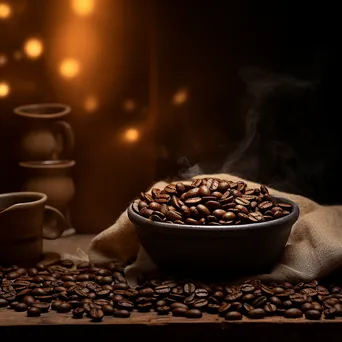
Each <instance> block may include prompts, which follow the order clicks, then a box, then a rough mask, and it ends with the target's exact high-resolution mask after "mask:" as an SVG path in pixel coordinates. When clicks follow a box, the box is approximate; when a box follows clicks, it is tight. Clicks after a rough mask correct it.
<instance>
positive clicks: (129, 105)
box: [122, 99, 136, 112]
mask: <svg viewBox="0 0 342 342" xmlns="http://www.w3.org/2000/svg"><path fill="white" fill-rule="evenodd" d="M122 108H123V110H124V111H125V112H132V111H134V110H135V108H136V103H135V101H134V100H132V99H128V100H126V101H124V102H123V104H122Z"/></svg>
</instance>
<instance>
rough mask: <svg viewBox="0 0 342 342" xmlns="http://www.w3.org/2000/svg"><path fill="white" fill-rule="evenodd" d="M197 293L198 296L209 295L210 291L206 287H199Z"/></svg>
mask: <svg viewBox="0 0 342 342" xmlns="http://www.w3.org/2000/svg"><path fill="white" fill-rule="evenodd" d="M195 295H196V296H197V297H200V298H201V297H208V291H207V290H206V289H197V290H195Z"/></svg>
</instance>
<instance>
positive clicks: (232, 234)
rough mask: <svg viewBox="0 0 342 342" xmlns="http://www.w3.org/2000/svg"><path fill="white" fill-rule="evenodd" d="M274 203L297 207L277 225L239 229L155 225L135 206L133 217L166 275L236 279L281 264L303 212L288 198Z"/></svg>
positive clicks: (273, 222) (141, 237)
mask: <svg viewBox="0 0 342 342" xmlns="http://www.w3.org/2000/svg"><path fill="white" fill-rule="evenodd" d="M274 198H275V199H276V200H277V201H279V202H282V203H291V204H292V212H291V213H290V214H289V215H287V216H284V217H282V218H279V219H275V220H272V221H268V222H261V223H252V224H244V225H238V226H223V225H222V226H198V225H180V224H171V223H160V222H152V221H150V220H148V219H146V218H144V217H142V216H140V215H139V214H137V213H136V212H135V211H134V210H133V208H132V205H130V206H129V208H128V217H129V219H130V220H131V221H132V222H133V223H134V225H135V228H136V232H137V234H138V237H139V239H140V242H141V244H142V246H143V247H144V248H145V250H146V252H147V253H148V254H149V255H150V256H151V258H152V260H153V262H154V263H155V264H156V265H158V266H159V267H160V268H162V269H163V270H167V271H171V272H177V273H186V274H189V275H190V274H191V275H192V274H202V275H203V274H208V275H209V276H210V277H212V276H213V275H218V276H220V277H221V278H222V277H223V278H225V279H231V278H236V277H244V276H251V275H255V274H261V273H268V272H269V271H270V270H271V269H272V267H273V266H274V265H275V263H276V262H277V261H279V259H280V257H281V255H282V253H283V251H284V248H285V245H286V242H287V240H288V238H289V235H290V232H291V229H292V226H293V224H294V223H295V222H296V221H297V219H298V216H299V208H298V205H297V204H296V203H294V202H292V201H290V200H288V199H285V198H279V197H274Z"/></svg>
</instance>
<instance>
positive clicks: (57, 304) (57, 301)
mask: <svg viewBox="0 0 342 342" xmlns="http://www.w3.org/2000/svg"><path fill="white" fill-rule="evenodd" d="M63 303H64V302H63V301H61V300H56V301H54V302H53V303H52V304H51V309H52V310H57V308H58V307H59V306H60V305H61V304H63Z"/></svg>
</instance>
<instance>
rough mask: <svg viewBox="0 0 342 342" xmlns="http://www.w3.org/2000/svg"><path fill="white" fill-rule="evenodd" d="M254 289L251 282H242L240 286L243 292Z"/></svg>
mask: <svg viewBox="0 0 342 342" xmlns="http://www.w3.org/2000/svg"><path fill="white" fill-rule="evenodd" d="M254 290H255V287H254V286H253V285H251V284H243V285H241V286H240V291H241V292H243V293H249V292H253V291H254Z"/></svg>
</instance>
